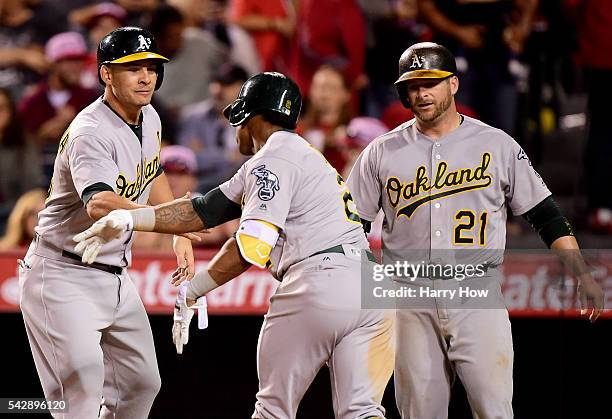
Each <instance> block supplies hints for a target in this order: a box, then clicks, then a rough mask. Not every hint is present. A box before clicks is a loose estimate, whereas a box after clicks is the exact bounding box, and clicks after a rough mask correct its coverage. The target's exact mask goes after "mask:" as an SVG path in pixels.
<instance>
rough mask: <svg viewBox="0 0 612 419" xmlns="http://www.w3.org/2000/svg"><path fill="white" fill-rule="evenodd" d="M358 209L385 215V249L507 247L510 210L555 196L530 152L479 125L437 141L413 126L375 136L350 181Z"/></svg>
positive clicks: (467, 121)
mask: <svg viewBox="0 0 612 419" xmlns="http://www.w3.org/2000/svg"><path fill="white" fill-rule="evenodd" d="M347 183H348V185H349V189H350V190H351V193H352V194H353V198H354V199H355V202H356V205H357V211H358V212H359V214H360V215H361V216H362V217H363V218H364V219H366V220H369V221H372V220H374V218H375V217H376V215H377V213H378V211H379V209H380V208H382V210H383V212H384V223H383V232H382V242H383V245H384V248H386V249H419V250H421V249H453V248H472V249H503V248H504V247H505V244H506V218H507V211H506V209H507V207H510V209H511V210H512V212H513V213H514V214H515V215H521V214H524V213H525V212H527V211H529V210H530V209H531V208H533V207H534V206H535V205H537V204H538V203H539V202H541V201H542V200H543V199H544V198H546V197H547V196H549V195H550V191H549V190H548V188H547V187H546V185H545V184H544V181H543V180H542V178H541V177H540V175H539V174H538V173H537V172H536V171H535V170H534V168H533V167H532V165H531V162H530V161H529V159H528V158H527V155H526V154H525V152H524V151H523V150H522V149H521V147H520V146H519V145H518V144H517V143H516V141H514V140H513V139H512V138H511V137H510V136H508V135H507V134H505V133H504V132H503V131H501V130H499V129H496V128H493V127H490V126H488V125H486V124H484V123H482V122H480V121H478V120H476V119H473V118H470V117H464V120H463V122H462V124H461V125H460V126H459V127H458V128H457V129H455V130H454V131H452V132H451V133H449V134H448V135H446V136H444V137H443V138H441V139H440V140H437V141H434V140H431V139H429V138H428V137H426V136H424V135H423V134H421V133H420V132H419V131H418V130H417V128H416V125H415V120H412V121H408V122H406V123H404V124H402V125H400V126H399V127H397V128H396V129H394V130H392V131H390V132H389V133H387V134H385V135H383V136H381V137H379V138H377V139H376V140H375V141H373V142H372V143H370V144H369V145H368V147H366V149H365V150H364V151H363V152H362V154H361V155H360V156H359V158H358V159H357V161H356V162H355V165H354V167H353V169H352V171H351V174H350V176H349V179H348V181H347Z"/></svg>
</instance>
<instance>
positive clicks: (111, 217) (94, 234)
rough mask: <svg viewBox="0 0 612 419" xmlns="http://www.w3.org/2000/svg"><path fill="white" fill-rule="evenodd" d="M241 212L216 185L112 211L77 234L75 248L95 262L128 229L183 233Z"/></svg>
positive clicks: (196, 229)
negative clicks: (187, 195) (199, 193)
mask: <svg viewBox="0 0 612 419" xmlns="http://www.w3.org/2000/svg"><path fill="white" fill-rule="evenodd" d="M240 214H241V209H240V205H239V204H237V203H235V202H233V201H231V200H230V199H228V198H227V197H226V196H225V195H224V194H223V193H222V192H221V191H220V190H219V188H215V189H213V190H212V191H210V192H209V193H207V194H206V195H205V196H203V197H198V198H194V199H192V200H189V199H186V198H181V199H176V200H174V201H171V202H168V203H164V204H160V205H157V206H155V207H145V208H137V209H133V210H129V211H128V210H117V211H112V212H111V213H110V214H108V215H106V216H105V217H102V218H101V219H99V220H98V221H96V222H95V223H94V224H93V225H92V226H91V227H90V228H88V229H87V230H85V231H84V232H82V233H79V234H77V235H76V236H75V237H74V241H76V242H78V245H77V246H76V247H75V250H76V252H77V253H80V252H83V256H82V258H83V262H86V263H92V262H93V261H94V260H95V258H96V256H97V254H98V252H99V251H100V248H101V246H102V245H103V244H104V243H106V242H108V241H110V240H113V239H115V238H117V237H120V236H121V234H123V233H124V232H126V231H131V230H136V231H155V232H158V233H169V234H182V233H187V232H190V231H200V230H202V229H204V228H212V227H215V226H217V225H220V224H223V223H224V222H226V221H229V220H233V219H236V218H239V217H240Z"/></svg>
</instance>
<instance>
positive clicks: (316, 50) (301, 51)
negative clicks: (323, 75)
mask: <svg viewBox="0 0 612 419" xmlns="http://www.w3.org/2000/svg"><path fill="white" fill-rule="evenodd" d="M297 22H298V25H297V28H296V33H295V36H294V45H293V47H292V48H291V59H290V73H291V75H292V77H293V78H294V80H295V81H296V82H297V84H298V85H299V86H300V89H301V91H302V92H303V93H304V94H307V92H308V90H309V89H310V82H311V80H312V76H313V75H314V73H315V72H316V71H317V69H318V68H319V67H320V66H321V65H322V64H331V65H332V66H334V67H336V68H338V69H339V70H340V71H342V72H343V74H344V76H345V77H346V80H347V82H348V84H349V86H351V85H352V84H353V82H354V81H355V79H356V78H357V77H359V76H360V75H361V74H363V73H364V64H365V49H366V46H365V22H364V18H363V15H362V13H361V9H360V8H359V5H358V4H357V1H356V0H301V1H300V2H299V5H298V10H297Z"/></svg>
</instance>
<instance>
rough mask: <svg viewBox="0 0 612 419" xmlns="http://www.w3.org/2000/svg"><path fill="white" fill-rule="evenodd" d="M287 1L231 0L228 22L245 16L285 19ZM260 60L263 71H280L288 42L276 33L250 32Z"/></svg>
mask: <svg viewBox="0 0 612 419" xmlns="http://www.w3.org/2000/svg"><path fill="white" fill-rule="evenodd" d="M286 1H287V0H265V1H261V0H232V1H231V6H230V9H229V15H230V20H231V21H233V22H236V21H238V20H240V19H241V18H244V17H246V16H253V15H256V16H265V17H267V18H286V17H287V7H286V5H285V2H286ZM250 34H251V36H252V37H253V41H254V42H255V47H256V48H257V52H258V54H259V58H260V59H261V65H262V69H263V71H272V70H277V71H279V70H282V67H283V66H284V62H285V57H284V55H285V50H286V48H285V47H286V46H287V45H286V43H288V40H287V39H285V37H284V36H283V35H282V34H280V33H279V32H276V31H253V32H250Z"/></svg>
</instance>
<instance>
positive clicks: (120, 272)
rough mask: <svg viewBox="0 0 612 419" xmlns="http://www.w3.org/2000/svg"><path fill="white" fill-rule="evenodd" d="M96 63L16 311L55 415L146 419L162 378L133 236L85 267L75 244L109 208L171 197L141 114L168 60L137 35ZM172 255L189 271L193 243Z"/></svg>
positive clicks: (151, 126) (125, 36)
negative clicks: (91, 97)
mask: <svg viewBox="0 0 612 419" xmlns="http://www.w3.org/2000/svg"><path fill="white" fill-rule="evenodd" d="M97 58H98V67H99V77H100V82H101V83H102V84H103V85H105V90H104V95H103V96H102V97H101V98H99V99H98V100H96V101H95V102H93V103H92V104H91V105H89V106H88V107H87V108H85V109H84V110H83V111H82V112H80V113H79V114H78V115H77V116H76V117H75V119H74V120H73V122H72V123H71V125H70V127H69V128H68V130H67V131H66V132H65V134H64V135H63V137H62V139H61V141H60V144H59V151H58V154H57V158H56V160H55V168H54V174H53V178H52V183H51V187H50V193H49V198H48V199H47V202H46V207H45V209H44V210H42V211H41V213H40V215H39V222H38V226H37V228H36V238H35V239H34V241H33V242H32V244H31V246H30V248H29V250H28V252H27V255H26V257H25V260H24V261H20V280H19V284H20V290H21V301H20V306H21V311H22V313H23V318H24V322H25V327H26V331H27V335H28V340H29V342H30V347H31V349H32V354H33V357H34V362H35V364H36V369H37V371H38V375H39V377H40V381H41V384H42V387H43V390H44V393H45V397H46V398H47V399H49V400H65V401H67V404H68V410H67V412H65V413H57V415H56V417H62V418H78V419H87V418H96V417H105V418H106V417H113V418H126V419H135V418H146V417H147V416H148V413H149V410H150V408H151V405H152V403H153V400H154V398H155V396H156V394H157V392H158V391H159V388H160V377H159V372H158V368H157V362H156V359H155V348H154V346H153V336H152V334H151V328H150V326H149V322H148V319H147V315H146V312H145V310H144V306H143V304H142V302H141V300H140V297H139V296H138V292H137V290H136V288H135V287H134V284H133V283H132V282H131V280H130V278H129V276H128V273H127V271H126V267H127V266H129V265H130V262H131V252H130V247H131V242H132V233H131V232H129V233H125V234H123V235H122V236H121V239H120V240H117V241H116V242H113V243H111V244H109V245H108V246H106V247H105V248H104V249H102V250H101V252H100V255H99V258H98V259H99V260H98V262H96V263H94V264H90V265H86V264H84V263H82V262H81V255H79V253H78V250H76V249H75V243H74V241H73V240H72V237H73V236H74V235H75V234H76V233H77V232H79V231H82V230H83V229H85V228H87V227H89V226H91V225H92V223H93V222H94V221H95V220H97V219H99V218H101V217H102V216H104V215H106V214H108V213H109V212H110V211H111V210H113V209H116V208H139V207H141V206H143V205H145V204H147V202H149V203H151V204H159V203H162V202H166V201H169V200H172V199H173V196H172V193H171V191H170V187H169V185H168V181H167V180H166V177H165V174H164V173H163V171H162V169H161V166H160V162H159V152H160V135H161V124H160V120H159V116H158V115H157V113H156V112H155V110H154V109H153V107H151V105H149V102H150V101H151V97H152V95H153V91H154V90H155V89H157V88H158V87H159V86H160V84H161V83H162V76H163V63H164V62H166V61H168V60H167V59H166V58H164V57H163V56H161V55H159V54H158V53H157V46H156V44H155V40H154V39H153V37H152V36H151V34H150V33H149V32H147V31H145V30H143V29H141V28H136V27H125V28H119V29H116V30H114V31H113V32H111V33H109V34H108V35H107V36H106V37H104V38H103V39H102V41H101V42H100V44H99V46H98V51H97ZM175 251H176V253H177V260H178V261H179V263H180V266H181V267H186V269H187V270H192V271H193V253H192V249H191V242H190V241H189V240H187V239H185V238H177V239H176V240H175ZM187 266H189V267H187Z"/></svg>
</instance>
